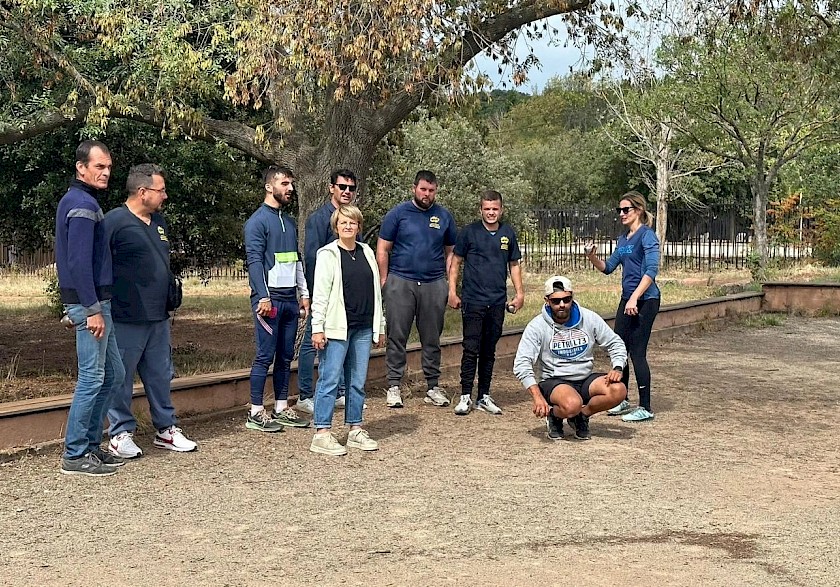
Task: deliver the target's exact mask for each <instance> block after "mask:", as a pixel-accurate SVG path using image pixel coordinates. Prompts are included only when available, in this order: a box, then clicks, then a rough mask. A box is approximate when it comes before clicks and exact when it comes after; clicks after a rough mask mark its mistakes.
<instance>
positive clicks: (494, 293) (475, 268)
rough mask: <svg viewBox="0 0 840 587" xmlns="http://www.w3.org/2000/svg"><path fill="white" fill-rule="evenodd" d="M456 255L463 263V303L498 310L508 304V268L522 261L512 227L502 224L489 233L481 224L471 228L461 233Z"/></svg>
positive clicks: (478, 223)
mask: <svg viewBox="0 0 840 587" xmlns="http://www.w3.org/2000/svg"><path fill="white" fill-rule="evenodd" d="M455 254H456V255H458V256H459V257H461V258H463V259H464V279H463V281H462V283H461V299H462V300H463V302H464V303H467V304H476V305H482V306H496V305H499V304H504V303H505V301H507V276H508V264H509V263H510V262H511V261H518V260H519V259H520V258H521V257H522V255H521V254H520V252H519V243H518V241H517V240H516V232H515V231H514V230H513V228H512V227H511V226H510V225H508V224H499V227H498V228H497V229H496V230H495V231H494V232H490V231H489V230H487V229H486V228H485V227H484V223H483V222H481V221H480V220H479V221H477V222H473V223H472V224H468V225H467V226H465V227H464V228H462V229H461V232H459V233H458V240H457V241H456V243H455Z"/></svg>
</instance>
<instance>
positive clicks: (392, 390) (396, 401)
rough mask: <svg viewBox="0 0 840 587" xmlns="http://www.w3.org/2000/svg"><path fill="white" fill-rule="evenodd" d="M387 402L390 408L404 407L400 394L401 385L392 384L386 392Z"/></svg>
mask: <svg viewBox="0 0 840 587" xmlns="http://www.w3.org/2000/svg"><path fill="white" fill-rule="evenodd" d="M385 403H386V404H387V406H388V407H389V408H401V407H403V401H402V395H401V394H400V386H399V385H392V386H391V387H389V388H388V391H387V392H386V393H385Z"/></svg>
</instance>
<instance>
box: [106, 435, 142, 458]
mask: <svg viewBox="0 0 840 587" xmlns="http://www.w3.org/2000/svg"><path fill="white" fill-rule="evenodd" d="M108 452H110V453H111V454H112V455H114V456H117V457H121V458H124V459H135V458H137V457H142V456H143V451H142V450H141V449H140V447H139V446H137V445H136V444H135V443H134V434H132V433H131V432H120V433H119V434H117V435H116V436H113V437H111V440H110V441H109V442H108Z"/></svg>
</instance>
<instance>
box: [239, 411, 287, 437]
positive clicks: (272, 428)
mask: <svg viewBox="0 0 840 587" xmlns="http://www.w3.org/2000/svg"><path fill="white" fill-rule="evenodd" d="M245 428H247V429H248V430H259V431H260V432H283V425H282V424H279V423H277V422H275V421H274V420H272V419H271V416H269V415H268V412H266V411H265V410H261V411H260V412H259V413H258V414H253V415H252V414H248V418H246V420H245Z"/></svg>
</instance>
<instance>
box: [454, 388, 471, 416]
mask: <svg viewBox="0 0 840 587" xmlns="http://www.w3.org/2000/svg"><path fill="white" fill-rule="evenodd" d="M470 411H472V398H471V397H470V396H469V395H467V394H465V393H462V394H461V399H460V400H459V401H458V405H457V406H455V415H456V416H466V415H467V414H469V413H470Z"/></svg>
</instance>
